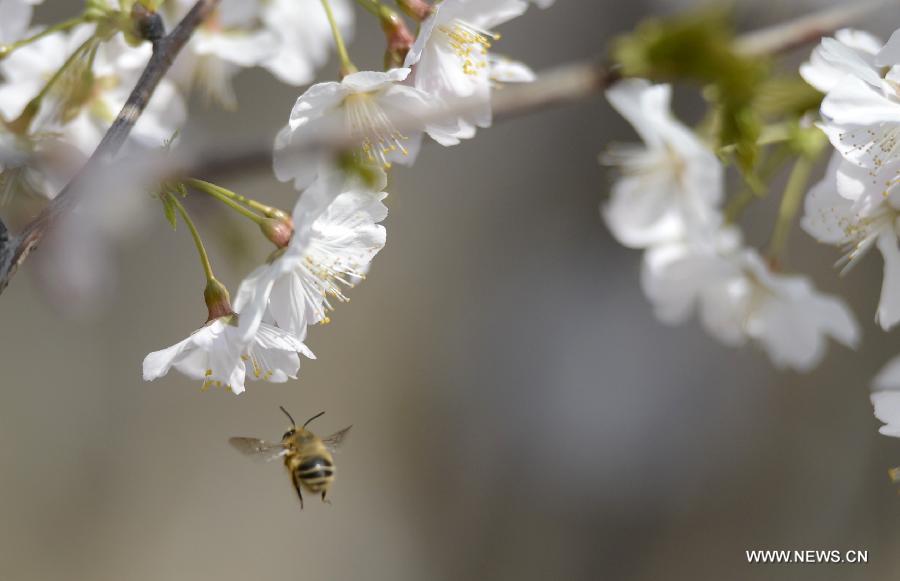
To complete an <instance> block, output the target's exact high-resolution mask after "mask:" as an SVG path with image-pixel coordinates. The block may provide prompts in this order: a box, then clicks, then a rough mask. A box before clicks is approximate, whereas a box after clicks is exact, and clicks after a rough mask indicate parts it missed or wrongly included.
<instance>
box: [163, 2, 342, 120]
mask: <svg viewBox="0 0 900 581" xmlns="http://www.w3.org/2000/svg"><path fill="white" fill-rule="evenodd" d="M193 5H194V0H178V1H177V2H175V7H176V10H175V12H174V14H173V16H174V18H173V20H176V19H177V18H180V17H181V16H183V15H184V14H185V13H186V12H187V11H188V10H189V9H190V8H191V7H192V6H193ZM331 7H332V12H333V14H334V17H335V21H336V23H337V24H338V27H339V28H340V30H341V31H342V35H343V36H345V37H348V36H350V35H351V34H352V31H353V10H352V7H351V6H350V2H349V1H348V0H331ZM333 45H334V39H333V38H332V34H331V28H330V26H329V24H328V20H327V18H326V16H325V11H324V9H323V8H322V4H321V1H320V0H223V1H222V3H221V4H220V5H219V7H218V8H217V9H216V10H215V12H213V14H212V15H211V16H210V17H209V18H207V20H206V21H204V23H203V24H202V25H201V26H200V27H199V28H198V29H197V31H196V33H195V34H194V36H193V38H192V39H191V41H190V42H189V43H188V46H187V47H186V49H185V51H184V52H183V54H182V55H181V56H180V57H179V59H178V61H177V62H176V66H175V71H174V74H175V76H176V77H177V78H178V79H179V80H180V81H181V82H182V84H184V85H188V86H191V85H198V86H199V87H201V88H202V89H203V90H204V91H205V92H206V94H207V96H208V97H210V98H211V99H213V100H214V101H216V102H218V103H220V104H221V105H222V106H224V107H226V108H235V107H236V106H237V98H236V96H235V93H234V87H233V78H234V76H235V75H236V74H237V73H238V72H240V70H241V69H242V68H247V67H256V66H260V67H264V68H266V69H267V70H269V71H270V72H271V73H272V74H274V75H275V76H276V77H277V78H278V79H279V80H281V81H283V82H285V83H288V84H291V85H303V84H306V83H309V82H310V81H312V80H313V78H314V77H315V72H316V69H317V68H318V67H320V66H321V65H322V64H324V63H325V61H326V60H327V59H328V54H329V51H330V49H331V47H332V46H333Z"/></svg>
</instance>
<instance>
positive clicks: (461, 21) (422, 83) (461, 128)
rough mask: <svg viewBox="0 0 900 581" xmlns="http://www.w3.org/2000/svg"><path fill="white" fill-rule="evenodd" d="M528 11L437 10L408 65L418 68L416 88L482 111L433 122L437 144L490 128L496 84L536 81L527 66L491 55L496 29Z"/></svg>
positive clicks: (504, 3) (474, 4) (447, 4)
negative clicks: (465, 102)
mask: <svg viewBox="0 0 900 581" xmlns="http://www.w3.org/2000/svg"><path fill="white" fill-rule="evenodd" d="M545 4H546V3H545ZM527 8H528V4H527V3H526V2H524V1H523V0H444V1H443V2H440V3H438V4H436V5H435V6H434V9H433V10H432V13H431V15H430V16H429V17H428V18H427V19H425V21H424V22H423V23H422V26H421V27H420V30H419V34H418V36H417V37H416V42H415V44H413V46H412V48H411V49H410V51H409V53H408V54H407V56H406V61H405V62H404V66H406V67H412V68H413V71H414V72H413V75H412V77H411V81H412V83H413V84H414V85H415V87H416V88H417V89H420V90H421V91H424V92H425V93H427V94H429V95H431V96H432V97H434V98H436V99H439V100H442V101H445V102H450V103H452V102H453V101H455V100H460V99H471V100H473V102H474V103H475V104H477V106H470V107H467V108H466V111H465V112H464V113H462V114H460V115H458V116H455V117H451V118H449V119H442V120H440V121H435V122H432V123H430V124H429V125H428V127H427V130H428V134H429V135H430V136H431V138H432V139H434V140H435V141H437V142H438V143H440V144H442V145H455V144H457V143H459V141H460V140H461V139H469V138H471V137H472V136H474V135H475V131H476V127H490V125H491V120H492V113H491V103H490V95H491V87H492V85H493V84H494V83H496V82H527V81H531V80H533V79H534V74H533V73H531V71H530V69H528V67H526V66H525V65H523V64H521V63H514V62H513V61H508V60H506V59H499V58H497V57H495V56H494V55H492V54H491V53H490V52H489V49H490V48H491V46H492V44H493V43H494V41H496V40H497V39H499V37H500V35H499V34H497V33H496V32H495V31H494V30H493V29H494V28H495V27H497V26H500V25H501V24H503V23H505V22H508V21H509V20H512V19H513V18H516V17H517V16H520V15H521V14H522V13H524V12H525V10H526V9H527Z"/></svg>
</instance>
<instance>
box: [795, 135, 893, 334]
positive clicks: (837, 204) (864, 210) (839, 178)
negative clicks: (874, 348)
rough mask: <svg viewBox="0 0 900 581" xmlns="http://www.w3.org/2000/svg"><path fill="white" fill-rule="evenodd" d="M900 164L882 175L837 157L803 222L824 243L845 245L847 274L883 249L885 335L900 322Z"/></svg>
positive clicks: (814, 191)
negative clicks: (870, 253)
mask: <svg viewBox="0 0 900 581" xmlns="http://www.w3.org/2000/svg"><path fill="white" fill-rule="evenodd" d="M898 171H900V159H893V160H891V161H889V162H887V163H885V164H883V165H881V166H880V167H879V168H878V169H877V170H873V169H866V168H861V167H859V166H857V165H855V164H853V163H851V162H848V161H846V160H844V159H843V158H842V157H841V155H840V154H839V153H837V152H835V153H834V155H833V156H832V158H831V161H830V162H829V165H828V170H827V171H826V173H825V177H824V178H823V179H822V181H820V182H819V183H818V184H816V185H815V186H814V187H813V188H812V189H811V190H810V191H809V194H807V197H806V202H805V210H804V216H803V219H802V221H801V224H802V226H803V229H804V230H806V232H807V233H809V234H810V235H811V236H813V237H814V238H815V239H816V240H818V241H819V242H823V243H825V244H831V245H834V246H839V247H841V248H843V249H844V252H845V255H844V257H843V258H842V259H841V261H840V262H839V264H843V265H844V271H847V270H849V269H850V268H851V267H852V266H854V265H855V264H856V263H857V262H858V261H859V260H860V259H861V258H862V257H863V256H865V254H866V252H868V250H869V249H870V248H872V247H873V246H877V247H878V249H879V250H880V251H881V255H882V257H883V258H884V278H883V282H882V289H881V299H880V301H879V303H878V312H877V314H876V319H877V321H878V323H879V324H880V325H881V327H882V328H883V329H885V330H888V329H890V328H891V327H893V326H894V325H896V324H897V323H898V322H900V248H898V240H897V232H898V221H897V218H898V216H900V188H897V187H896V185H897V175H898Z"/></svg>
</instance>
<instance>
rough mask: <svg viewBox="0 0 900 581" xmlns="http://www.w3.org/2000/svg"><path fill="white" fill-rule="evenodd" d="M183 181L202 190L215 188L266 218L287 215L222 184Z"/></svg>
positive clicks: (193, 179) (194, 180)
mask: <svg viewBox="0 0 900 581" xmlns="http://www.w3.org/2000/svg"><path fill="white" fill-rule="evenodd" d="M185 183H186V184H189V185H191V186H193V187H195V188H197V189H203V190H204V191H205V190H206V189H210V190H216V191H217V192H218V193H220V194H222V195H223V196H227V197H229V198H231V199H232V200H234V201H236V202H240V203H241V204H244V205H245V206H249V207H250V208H251V209H253V210H256V211H257V212H260V213H261V214H262V215H263V216H265V217H267V218H285V217H287V215H288V214H287V213H286V212H285V211H283V210H279V209H278V208H273V207H272V206H268V205H266V204H263V203H262V202H259V201H257V200H254V199H253V198H248V197H246V196H242V195H241V194H238V193H237V192H232V191H231V190H228V189H225V188H223V187H222V186H219V185H216V184H213V183H210V182H207V181H204V180H199V179H195V178H191V179H188V180H186V182H185Z"/></svg>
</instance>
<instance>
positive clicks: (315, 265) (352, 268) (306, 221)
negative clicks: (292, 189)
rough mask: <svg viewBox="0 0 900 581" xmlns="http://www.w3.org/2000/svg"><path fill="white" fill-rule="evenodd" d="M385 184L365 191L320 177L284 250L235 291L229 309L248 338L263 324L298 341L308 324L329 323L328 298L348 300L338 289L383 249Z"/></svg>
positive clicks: (297, 213) (337, 177)
mask: <svg viewBox="0 0 900 581" xmlns="http://www.w3.org/2000/svg"><path fill="white" fill-rule="evenodd" d="M384 185H385V184H384V183H381V184H379V185H378V187H376V188H370V187H367V186H365V185H363V184H362V183H361V182H359V181H358V180H356V179H353V178H350V179H349V180H348V178H346V177H345V176H344V175H343V174H342V173H337V174H333V175H331V176H320V177H319V179H318V180H317V181H316V183H315V184H313V185H312V186H311V187H310V188H309V189H307V190H306V191H305V192H304V193H303V194H302V195H301V196H300V200H299V201H298V203H297V207H296V208H295V210H294V224H295V227H296V230H295V232H294V237H293V238H292V239H291V242H290V244H289V245H288V246H287V247H286V248H284V250H283V251H281V252H280V253H278V254H277V257H276V258H275V259H274V260H272V261H271V262H269V263H268V264H264V265H262V266H260V267H259V268H257V269H256V270H255V271H254V272H253V273H251V274H250V275H249V276H248V277H247V278H246V279H245V280H244V282H243V283H242V284H241V287H240V289H239V290H238V294H237V298H236V299H235V307H236V308H238V309H240V310H241V312H242V313H243V316H244V317H245V319H246V325H247V327H246V328H247V330H248V332H249V333H252V332H253V330H254V328H255V326H256V325H257V324H258V323H259V321H261V320H263V318H264V317H270V318H271V319H272V320H273V321H274V322H275V323H276V324H277V325H278V326H279V327H280V328H282V329H285V330H287V331H289V332H291V333H293V334H294V335H297V336H298V337H304V336H305V334H306V327H307V325H314V324H316V323H320V322H328V320H329V319H328V313H327V312H328V311H329V310H332V304H331V302H330V300H329V296H330V297H332V298H333V299H334V300H337V301H342V302H343V301H347V300H348V299H347V297H346V295H345V294H344V289H343V287H349V286H353V284H355V281H356V280H359V279H361V278H362V277H363V276H364V275H365V273H366V272H367V271H368V268H369V263H370V262H371V261H372V259H373V258H374V257H375V255H376V254H377V253H378V252H379V251H380V250H381V249H382V248H383V247H384V243H385V229H384V227H383V226H381V225H380V224H379V222H381V221H382V220H384V219H385V217H387V208H386V207H385V205H384V204H383V203H382V200H383V199H384V198H385V197H386V196H387V194H386V193H384V192H383V191H381V190H382V189H383V187H384Z"/></svg>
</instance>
